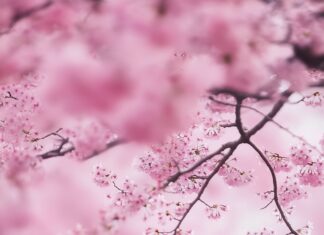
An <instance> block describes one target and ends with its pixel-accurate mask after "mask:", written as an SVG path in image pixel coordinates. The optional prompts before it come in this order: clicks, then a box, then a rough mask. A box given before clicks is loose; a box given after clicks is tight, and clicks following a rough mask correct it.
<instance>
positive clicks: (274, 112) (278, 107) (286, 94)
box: [246, 91, 292, 138]
mask: <svg viewBox="0 0 324 235" xmlns="http://www.w3.org/2000/svg"><path fill="white" fill-rule="evenodd" d="M291 94H292V92H290V91H286V92H284V93H283V96H282V99H280V100H279V101H278V102H277V103H276V104H275V105H274V106H273V108H272V110H271V111H270V112H269V113H268V114H267V115H266V116H265V117H264V118H263V119H262V120H261V121H260V122H259V123H258V124H257V125H255V126H254V127H253V128H252V129H251V130H250V131H248V132H247V133H246V135H247V138H250V137H251V136H253V135H254V134H256V133H257V132H258V131H259V130H260V129H262V128H263V127H264V126H265V124H267V122H269V121H271V120H272V119H273V118H274V117H275V116H276V115H277V113H278V112H279V111H280V110H281V108H282V107H283V106H284V104H285V103H286V101H287V99H288V97H289V96H290V95H291Z"/></svg>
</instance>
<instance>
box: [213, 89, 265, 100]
mask: <svg viewBox="0 0 324 235" xmlns="http://www.w3.org/2000/svg"><path fill="white" fill-rule="evenodd" d="M209 93H210V94H212V95H220V94H224V95H230V96H233V97H235V98H239V99H246V98H253V99H256V100H268V99H271V96H269V95H262V94H254V93H247V92H243V91H238V90H235V89H231V88H212V89H210V90H209Z"/></svg>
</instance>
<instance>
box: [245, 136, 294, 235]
mask: <svg viewBox="0 0 324 235" xmlns="http://www.w3.org/2000/svg"><path fill="white" fill-rule="evenodd" d="M247 144H249V145H250V146H251V147H252V148H253V149H254V150H255V151H256V152H257V153H258V154H259V156H260V157H261V158H262V160H263V162H264V163H265V164H266V165H267V167H268V169H269V171H270V174H271V177H272V184H273V200H274V202H275V204H276V207H277V209H278V211H279V213H280V216H281V218H282V220H283V221H284V223H285V224H286V226H287V227H288V229H289V231H290V233H291V234H294V235H298V233H297V232H296V231H295V230H294V229H293V227H292V226H291V224H290V223H289V221H288V219H287V217H286V216H285V213H284V211H283V209H282V207H281V205H280V203H279V198H278V183H277V177H276V174H275V172H274V170H273V168H272V166H271V164H270V162H269V161H268V159H267V158H266V156H265V155H264V154H263V153H262V152H261V150H259V149H258V147H257V146H256V145H255V144H253V143H252V142H251V141H249V142H248V143H247Z"/></svg>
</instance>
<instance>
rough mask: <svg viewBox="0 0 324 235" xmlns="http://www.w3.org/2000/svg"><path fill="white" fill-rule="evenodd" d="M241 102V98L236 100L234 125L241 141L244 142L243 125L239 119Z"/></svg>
mask: <svg viewBox="0 0 324 235" xmlns="http://www.w3.org/2000/svg"><path fill="white" fill-rule="evenodd" d="M242 101H243V99H241V98H237V99H236V107H235V117H236V120H235V123H236V127H237V129H238V131H239V133H240V135H241V138H242V139H243V140H245V139H246V133H245V131H244V128H243V124H242V118H241V109H242Z"/></svg>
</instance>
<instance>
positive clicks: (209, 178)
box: [167, 145, 238, 235]
mask: <svg viewBox="0 0 324 235" xmlns="http://www.w3.org/2000/svg"><path fill="white" fill-rule="evenodd" d="M237 146H238V145H234V146H233V147H231V148H230V151H229V152H228V153H227V154H225V156H224V157H223V158H222V159H221V160H220V161H219V163H218V165H217V167H216V168H215V169H214V170H213V171H212V173H211V174H210V175H209V176H208V177H207V179H206V181H205V182H204V183H203V185H202V187H201V189H200V190H199V192H198V194H197V196H196V198H195V199H194V200H193V201H192V202H191V203H190V204H189V206H188V208H187V210H186V211H185V212H184V214H183V215H182V217H181V219H179V221H178V223H177V225H176V227H175V228H174V229H173V230H172V231H170V232H167V233H173V234H174V235H176V234H177V230H178V229H179V228H180V226H181V224H182V223H183V221H184V219H185V218H186V217H187V215H188V214H189V212H190V211H191V209H192V208H193V207H194V205H195V204H196V203H197V202H198V201H201V196H202V195H203V193H204V192H205V190H206V188H207V186H208V185H209V183H210V181H211V180H212V178H213V177H214V176H215V175H216V174H217V173H218V171H219V170H220V168H221V167H222V166H223V165H224V164H225V163H226V161H227V160H228V159H229V158H230V157H231V156H232V154H233V152H234V151H235V149H236V148H237Z"/></svg>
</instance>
